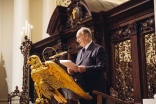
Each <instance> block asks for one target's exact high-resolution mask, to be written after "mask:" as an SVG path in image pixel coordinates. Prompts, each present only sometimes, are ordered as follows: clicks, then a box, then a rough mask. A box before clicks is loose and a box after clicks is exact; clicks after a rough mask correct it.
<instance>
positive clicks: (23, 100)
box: [20, 36, 32, 104]
mask: <svg viewBox="0 0 156 104" xmlns="http://www.w3.org/2000/svg"><path fill="white" fill-rule="evenodd" d="M24 39H25V41H24V42H23V43H22V46H21V47H20V49H21V53H22V54H23V56H24V65H23V85H22V90H23V91H22V92H21V97H20V104H29V100H30V98H29V80H28V79H29V67H28V65H27V59H28V56H29V52H30V49H31V46H32V41H30V40H29V39H28V37H27V36H25V37H24Z"/></svg>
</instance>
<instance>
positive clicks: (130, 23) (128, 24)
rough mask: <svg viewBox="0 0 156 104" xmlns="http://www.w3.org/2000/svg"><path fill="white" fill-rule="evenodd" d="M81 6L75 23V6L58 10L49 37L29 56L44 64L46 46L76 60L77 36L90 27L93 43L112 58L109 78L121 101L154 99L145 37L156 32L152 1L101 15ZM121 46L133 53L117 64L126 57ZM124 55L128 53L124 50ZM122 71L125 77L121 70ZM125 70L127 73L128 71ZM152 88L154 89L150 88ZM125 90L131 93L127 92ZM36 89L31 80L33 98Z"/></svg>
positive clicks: (143, 0)
mask: <svg viewBox="0 0 156 104" xmlns="http://www.w3.org/2000/svg"><path fill="white" fill-rule="evenodd" d="M80 4H81V6H80V7H81V9H80V10H82V11H83V15H81V18H80V17H76V19H75V20H74V21H73V20H70V18H69V16H70V15H71V14H69V13H70V12H69V11H70V9H73V6H69V8H70V9H69V8H65V7H61V6H58V7H56V9H55V11H54V13H53V15H52V17H51V20H50V22H49V26H48V29H47V33H49V35H50V36H49V37H48V38H46V39H43V40H41V41H39V42H37V43H34V44H33V45H32V49H31V51H30V54H31V55H32V54H36V55H38V56H40V58H41V59H42V61H44V60H43V56H42V53H43V50H44V49H45V48H46V47H53V48H55V49H56V51H57V52H58V53H59V52H62V51H68V54H67V55H66V56H64V57H63V58H65V59H71V60H72V61H74V60H75V58H76V54H77V51H78V50H79V49H80V47H79V45H78V44H77V43H76V38H75V34H76V32H77V30H78V29H79V28H80V27H82V26H86V27H89V28H91V30H92V33H93V40H94V41H95V42H97V43H98V44H101V45H102V46H103V47H105V48H106V50H107V53H108V57H109V65H108V66H109V70H108V72H107V79H108V81H109V85H110V87H113V88H114V89H115V90H116V91H118V92H119V94H120V95H119V98H120V99H122V100H125V101H130V102H132V103H135V104H141V103H142V99H143V98H151V97H152V94H154V93H156V91H154V90H156V85H154V84H155V83H154V84H148V83H153V82H150V81H149V79H148V78H149V77H147V74H148V70H147V67H146V66H147V62H146V49H145V48H146V47H145V35H147V34H152V33H153V32H154V30H155V27H154V5H153V0H132V1H130V2H127V3H125V4H123V5H120V6H118V7H116V8H114V9H111V10H109V11H100V12H92V11H89V9H88V8H87V4H86V3H85V2H83V0H82V1H81V0H80ZM73 5H75V4H73ZM76 6H77V5H76ZM76 6H75V7H76ZM78 7H79V6H78ZM80 12H81V11H80ZM67 22H68V25H67ZM121 44H125V47H128V48H129V49H127V50H128V51H129V53H130V54H129V53H126V54H127V55H129V56H128V57H127V58H128V60H129V61H128V62H119V61H117V58H122V57H123V58H124V57H126V56H121V57H119V56H120V55H119V56H118V55H116V53H118V52H119V50H120V48H123V46H124V45H121ZM119 46H120V47H119ZM123 52H127V51H125V50H123ZM119 53H120V52H119ZM54 54H55V53H54V51H53V50H51V49H47V50H46V51H45V52H44V57H46V60H49V57H50V56H51V55H54ZM118 65H120V67H119V66H118ZM125 65H127V66H126V67H125ZM123 67H124V68H123ZM120 68H121V71H122V74H123V75H121V72H120V71H119V69H120ZM126 69H127V70H128V71H125V70H126ZM118 75H119V76H120V77H119V76H118ZM121 77H124V82H125V86H121V85H119V82H120V81H121ZM30 80H31V79H30ZM153 80H154V79H153ZM149 85H151V86H153V87H154V88H153V89H151V90H150V89H148V86H149ZM129 86H130V88H129V89H128V88H127V87H129ZM119 88H121V89H119ZM126 88H127V89H128V90H131V91H130V92H127V91H128V90H125V89H126ZM33 90H34V89H33V82H32V81H30V97H31V98H34V93H33ZM126 93H127V95H126Z"/></svg>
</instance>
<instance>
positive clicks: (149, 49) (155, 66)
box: [145, 33, 156, 98]
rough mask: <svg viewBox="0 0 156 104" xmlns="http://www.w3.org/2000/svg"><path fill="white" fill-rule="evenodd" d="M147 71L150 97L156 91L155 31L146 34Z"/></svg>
mask: <svg viewBox="0 0 156 104" xmlns="http://www.w3.org/2000/svg"><path fill="white" fill-rule="evenodd" d="M145 53H146V71H147V85H148V97H149V98H153V95H154V94H155V93H156V36H155V34H154V33H152V34H148V35H145Z"/></svg>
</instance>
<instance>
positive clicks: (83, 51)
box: [81, 48, 86, 58]
mask: <svg viewBox="0 0 156 104" xmlns="http://www.w3.org/2000/svg"><path fill="white" fill-rule="evenodd" d="M85 51H86V49H85V48H83V49H82V53H81V58H82V57H83V55H84V53H85Z"/></svg>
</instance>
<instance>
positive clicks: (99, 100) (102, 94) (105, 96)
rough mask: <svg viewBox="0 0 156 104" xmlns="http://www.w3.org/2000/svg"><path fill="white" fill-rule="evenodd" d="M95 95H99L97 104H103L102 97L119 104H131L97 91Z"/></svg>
mask: <svg viewBox="0 0 156 104" xmlns="http://www.w3.org/2000/svg"><path fill="white" fill-rule="evenodd" d="M93 93H94V94H96V95H97V104H102V97H104V98H106V99H107V100H110V101H114V102H115V103H117V104H129V103H127V102H124V101H122V100H120V99H118V98H115V97H113V96H109V95H107V94H104V93H102V92H99V91H96V90H94V91H93Z"/></svg>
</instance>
